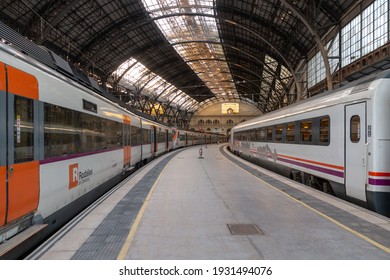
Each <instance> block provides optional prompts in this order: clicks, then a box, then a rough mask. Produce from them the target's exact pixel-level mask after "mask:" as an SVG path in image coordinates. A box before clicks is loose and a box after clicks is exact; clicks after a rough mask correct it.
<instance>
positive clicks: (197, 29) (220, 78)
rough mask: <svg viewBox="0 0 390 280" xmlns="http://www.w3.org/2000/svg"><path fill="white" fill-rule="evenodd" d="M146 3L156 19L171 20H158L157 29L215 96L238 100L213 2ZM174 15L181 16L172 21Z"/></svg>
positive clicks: (166, 0) (148, 0)
mask: <svg viewBox="0 0 390 280" xmlns="http://www.w3.org/2000/svg"><path fill="white" fill-rule="evenodd" d="M142 2H143V4H144V6H145V8H146V10H147V11H148V12H149V13H150V15H151V17H152V18H153V17H161V16H167V17H165V18H161V19H158V20H156V21H155V22H156V24H157V26H158V27H159V28H160V30H161V31H162V32H163V34H164V35H165V37H166V38H167V40H168V41H169V42H170V43H171V44H173V47H174V48H175V50H176V51H177V52H178V53H179V54H180V55H181V56H182V58H183V59H184V60H185V61H186V62H187V63H188V65H189V66H190V67H191V68H192V70H193V71H194V72H195V73H196V74H197V75H198V76H199V78H200V79H201V80H202V81H203V82H204V83H205V84H206V85H207V86H208V87H209V88H210V90H211V92H213V93H214V95H215V96H216V97H229V98H238V93H237V90H236V88H235V84H234V82H233V78H232V76H231V74H230V69H229V66H228V64H227V63H226V59H225V55H224V51H223V49H222V46H221V40H220V38H219V33H218V28H217V23H216V20H215V18H214V10H213V9H214V6H213V5H214V3H213V0H142ZM170 14H177V15H175V16H172V17H169V15H170ZM202 14H205V15H206V16H203V15H202ZM207 15H209V16H207ZM203 73H212V75H211V74H210V75H204V74H203Z"/></svg>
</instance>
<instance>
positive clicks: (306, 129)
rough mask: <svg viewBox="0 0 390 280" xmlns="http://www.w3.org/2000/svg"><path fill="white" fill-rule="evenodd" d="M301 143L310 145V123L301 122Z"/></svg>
mask: <svg viewBox="0 0 390 280" xmlns="http://www.w3.org/2000/svg"><path fill="white" fill-rule="evenodd" d="M300 135H301V142H304V143H310V142H311V140H312V121H301V130H300Z"/></svg>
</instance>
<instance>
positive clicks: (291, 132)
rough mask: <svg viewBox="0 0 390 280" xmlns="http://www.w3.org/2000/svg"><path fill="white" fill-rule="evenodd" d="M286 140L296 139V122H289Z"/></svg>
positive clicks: (292, 140)
mask: <svg viewBox="0 0 390 280" xmlns="http://www.w3.org/2000/svg"><path fill="white" fill-rule="evenodd" d="M286 141H287V142H294V141H295V124H294V123H289V124H287V133H286Z"/></svg>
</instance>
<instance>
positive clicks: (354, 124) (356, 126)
mask: <svg viewBox="0 0 390 280" xmlns="http://www.w3.org/2000/svg"><path fill="white" fill-rule="evenodd" d="M359 141H360V117H359V116H356V115H355V116H352V118H351V142H352V143H358V142H359Z"/></svg>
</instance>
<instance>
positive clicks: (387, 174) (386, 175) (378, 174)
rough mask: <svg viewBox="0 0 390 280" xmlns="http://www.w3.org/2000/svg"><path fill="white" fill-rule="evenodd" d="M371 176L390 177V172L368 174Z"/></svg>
mask: <svg viewBox="0 0 390 280" xmlns="http://www.w3.org/2000/svg"><path fill="white" fill-rule="evenodd" d="M368 175H370V176H378V177H390V172H372V171H370V172H368Z"/></svg>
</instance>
